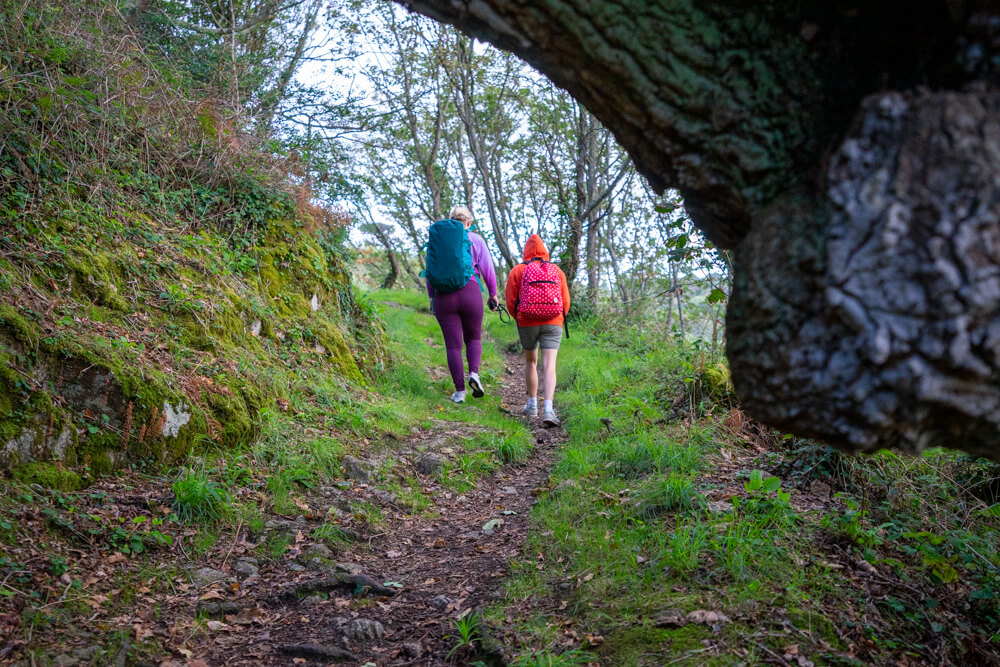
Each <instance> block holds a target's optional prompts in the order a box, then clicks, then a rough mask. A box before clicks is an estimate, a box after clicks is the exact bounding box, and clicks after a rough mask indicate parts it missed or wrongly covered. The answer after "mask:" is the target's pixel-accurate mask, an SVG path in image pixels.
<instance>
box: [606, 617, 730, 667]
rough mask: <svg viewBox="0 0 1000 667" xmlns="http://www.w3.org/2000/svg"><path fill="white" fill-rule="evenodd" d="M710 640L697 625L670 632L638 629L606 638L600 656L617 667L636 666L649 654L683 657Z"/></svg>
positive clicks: (709, 634) (627, 630) (658, 629)
mask: <svg viewBox="0 0 1000 667" xmlns="http://www.w3.org/2000/svg"><path fill="white" fill-rule="evenodd" d="M710 636H711V633H710V632H709V630H708V629H707V628H705V627H703V626H700V625H694V624H689V625H685V626H683V627H680V628H671V629H665V628H655V627H652V626H649V625H636V626H632V627H627V628H622V629H619V630H615V631H614V632H612V633H610V634H609V635H607V636H606V637H605V641H604V644H602V645H601V647H600V649H599V653H600V654H601V656H602V657H608V658H611V660H612V662H613V664H615V665H625V664H636V662H637V661H638V660H639V658H641V657H643V656H649V655H650V654H652V655H668V654H669V655H680V654H682V653H683V652H684V651H688V650H692V649H693V650H697V649H700V648H704V645H703V644H702V640H703V639H706V638H708V637H710ZM644 664H647V663H644Z"/></svg>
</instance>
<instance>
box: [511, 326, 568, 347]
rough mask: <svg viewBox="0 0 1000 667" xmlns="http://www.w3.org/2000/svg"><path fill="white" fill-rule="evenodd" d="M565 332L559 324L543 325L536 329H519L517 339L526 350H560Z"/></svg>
mask: <svg viewBox="0 0 1000 667" xmlns="http://www.w3.org/2000/svg"><path fill="white" fill-rule="evenodd" d="M562 335H563V330H562V327H561V326H559V325H557V324H542V325H540V326H536V327H518V328H517V337H518V338H520V339H521V347H523V348H524V349H525V350H535V349H538V348H539V347H541V348H542V349H543V350H558V349H559V342H560V341H561V340H562Z"/></svg>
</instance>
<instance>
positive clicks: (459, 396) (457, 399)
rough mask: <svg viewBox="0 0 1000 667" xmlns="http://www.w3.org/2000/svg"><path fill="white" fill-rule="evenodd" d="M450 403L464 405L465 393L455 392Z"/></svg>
mask: <svg viewBox="0 0 1000 667" xmlns="http://www.w3.org/2000/svg"><path fill="white" fill-rule="evenodd" d="M451 402H452V403H465V392H464V391H456V392H455V393H454V394H452V395H451Z"/></svg>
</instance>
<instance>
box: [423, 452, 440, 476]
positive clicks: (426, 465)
mask: <svg viewBox="0 0 1000 667" xmlns="http://www.w3.org/2000/svg"><path fill="white" fill-rule="evenodd" d="M445 461H447V459H446V458H445V457H443V456H441V455H440V454H435V453H434V452H428V453H426V454H424V455H423V456H421V457H420V458H419V459H418V460H417V470H419V471H420V472H422V473H423V474H425V475H436V474H437V473H439V472H440V471H441V469H442V468H443V467H444V464H445Z"/></svg>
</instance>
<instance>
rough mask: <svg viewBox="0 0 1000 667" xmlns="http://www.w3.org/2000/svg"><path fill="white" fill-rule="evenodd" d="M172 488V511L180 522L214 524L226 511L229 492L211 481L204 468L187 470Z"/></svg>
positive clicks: (229, 499) (229, 498)
mask: <svg viewBox="0 0 1000 667" xmlns="http://www.w3.org/2000/svg"><path fill="white" fill-rule="evenodd" d="M172 488H173V491H174V504H173V510H174V512H175V513H176V514H177V516H178V517H179V518H180V519H181V520H182V521H188V522H191V521H208V522H214V521H218V520H219V519H221V518H222V517H223V516H224V515H225V514H226V512H227V511H228V505H229V503H230V501H231V497H230V493H229V491H228V490H227V489H226V488H225V487H224V486H223V485H222V484H220V483H219V482H217V481H216V480H214V479H212V478H211V477H210V476H209V474H208V472H207V471H206V470H205V468H204V467H199V468H188V469H187V470H185V471H184V472H183V473H182V474H181V475H180V476H179V477H178V478H177V480H176V481H175V482H174V483H173V487H172Z"/></svg>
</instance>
